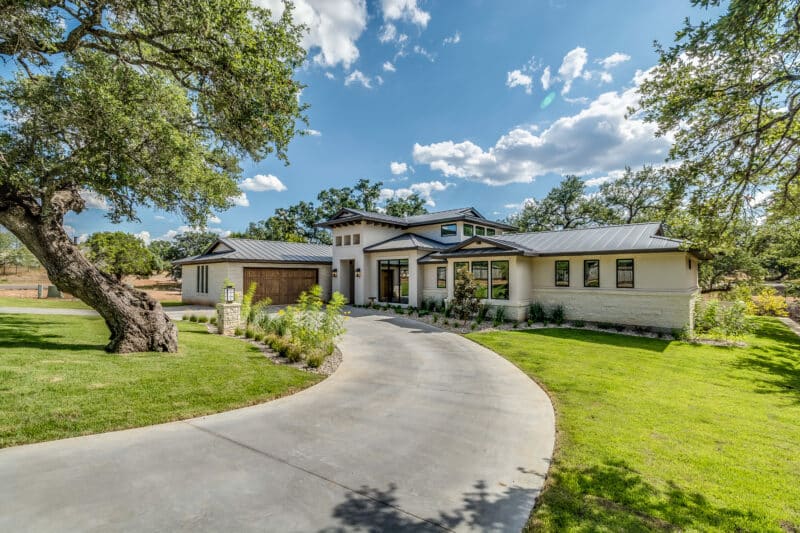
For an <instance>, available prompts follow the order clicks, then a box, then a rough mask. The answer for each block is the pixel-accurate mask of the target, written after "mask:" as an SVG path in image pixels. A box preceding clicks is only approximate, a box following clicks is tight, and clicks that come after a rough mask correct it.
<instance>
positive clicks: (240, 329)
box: [233, 328, 244, 337]
mask: <svg viewBox="0 0 800 533" xmlns="http://www.w3.org/2000/svg"><path fill="white" fill-rule="evenodd" d="M233 334H234V335H236V336H237V337H241V336H242V335H243V334H244V330H242V328H236V329H235V330H233Z"/></svg>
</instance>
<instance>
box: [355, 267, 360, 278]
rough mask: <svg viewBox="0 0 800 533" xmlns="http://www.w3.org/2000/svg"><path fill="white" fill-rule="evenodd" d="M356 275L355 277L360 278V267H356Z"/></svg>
mask: <svg viewBox="0 0 800 533" xmlns="http://www.w3.org/2000/svg"><path fill="white" fill-rule="evenodd" d="M356 277H357V278H360V277H361V269H360V268H357V269H356Z"/></svg>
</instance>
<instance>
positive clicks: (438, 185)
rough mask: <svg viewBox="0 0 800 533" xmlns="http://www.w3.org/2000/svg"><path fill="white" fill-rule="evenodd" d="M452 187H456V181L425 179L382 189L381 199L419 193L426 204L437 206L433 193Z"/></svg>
mask: <svg viewBox="0 0 800 533" xmlns="http://www.w3.org/2000/svg"><path fill="white" fill-rule="evenodd" d="M450 187H455V183H442V182H441V181H438V180H437V181H425V182H420V183H413V184H411V185H410V186H408V187H403V188H401V189H381V196H380V198H381V200H389V199H391V198H408V197H409V196H411V195H412V194H418V195H419V197H420V198H422V199H423V200H425V205H427V206H429V207H436V202H435V201H434V200H433V193H436V192H442V191H446V190H447V189H448V188H450Z"/></svg>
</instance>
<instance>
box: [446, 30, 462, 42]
mask: <svg viewBox="0 0 800 533" xmlns="http://www.w3.org/2000/svg"><path fill="white" fill-rule="evenodd" d="M460 42H461V32H458V31H457V32H455V33H454V34H453V35H451V36H450V37H445V38H444V40H443V41H442V44H445V45H447V44H458V43H460Z"/></svg>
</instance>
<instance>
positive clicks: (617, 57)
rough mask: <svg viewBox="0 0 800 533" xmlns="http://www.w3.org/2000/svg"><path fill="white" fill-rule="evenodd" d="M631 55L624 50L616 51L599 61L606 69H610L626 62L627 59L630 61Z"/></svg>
mask: <svg viewBox="0 0 800 533" xmlns="http://www.w3.org/2000/svg"><path fill="white" fill-rule="evenodd" d="M630 59H631V56H629V55H628V54H623V53H622V52H614V53H613V54H611V55H610V56H608V57H606V58H604V59H601V60H599V61H598V63H600V64H601V65H603V68H604V69H610V68H613V67H616V66H617V65H619V64H620V63H624V62H626V61H630Z"/></svg>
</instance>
